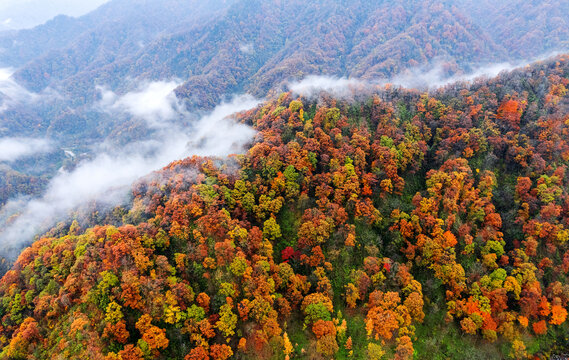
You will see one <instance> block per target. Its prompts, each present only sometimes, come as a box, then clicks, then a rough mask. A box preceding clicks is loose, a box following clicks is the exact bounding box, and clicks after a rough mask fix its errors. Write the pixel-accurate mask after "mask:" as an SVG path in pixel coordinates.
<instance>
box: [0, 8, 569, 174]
mask: <svg viewBox="0 0 569 360" xmlns="http://www.w3.org/2000/svg"><path fill="white" fill-rule="evenodd" d="M568 6H569V5H567V4H564V3H563V2H551V1H549V2H548V1H546V2H543V1H530V2H524V1H517V0H506V1H501V2H491V1H472V0H460V1H432V0H426V1H410V0H397V1H363V0H354V1H346V0H317V1H309V2H307V1H299V0H291V1H272V2H267V1H261V0H207V1H198V0H192V1H181V0H159V1H150V0H113V1H110V2H108V3H106V4H104V5H103V6H101V7H100V8H98V9H97V10H95V11H93V12H91V13H89V14H87V15H85V16H82V17H79V18H71V17H66V16H59V17H56V18H55V19H53V20H51V21H49V22H47V23H46V24H44V25H41V26H38V27H36V28H33V29H29V30H21V31H17V32H4V33H0V67H9V68H12V69H14V70H15V73H14V75H13V76H12V79H13V80H15V81H16V82H17V83H18V84H19V85H21V86H23V87H24V88H25V89H27V90H29V91H30V92H32V94H38V93H39V94H44V95H45V94H48V95H49V96H43V97H39V98H40V99H44V101H37V100H36V101H34V102H23V103H17V102H16V103H12V104H11V105H10V106H9V108H8V109H7V110H4V111H3V112H0V122H1V123H2V126H0V137H2V136H34V137H45V136H47V137H49V138H52V139H56V140H57V141H58V143H60V144H61V146H62V147H68V148H72V149H74V150H76V151H87V152H89V146H90V144H94V143H97V142H100V141H102V140H103V139H107V138H109V136H110V137H116V136H118V135H117V134H120V136H121V137H123V138H125V139H132V138H137V137H140V136H142V135H141V134H144V133H145V132H144V131H142V133H141V132H140V131H141V126H140V125H136V124H134V123H133V122H132V121H125V119H124V118H120V119H119V118H115V117H112V116H107V115H106V114H104V113H101V112H100V111H97V109H94V104H97V102H99V101H100V100H101V96H102V93H101V88H104V89H109V90H111V91H114V92H115V93H116V94H119V95H120V94H124V93H126V92H128V91H132V90H133V89H136V88H137V86H139V84H140V83H141V82H144V81H156V80H171V79H176V81H177V82H178V84H179V86H178V87H177V88H176V90H175V92H176V95H177V96H178V98H179V99H181V100H182V101H183V102H184V103H185V105H186V106H187V107H188V108H189V109H193V110H204V109H211V108H213V107H214V106H215V105H216V104H218V103H219V102H220V101H222V100H223V99H225V98H227V97H228V96H229V95H231V94H235V93H242V92H249V93H251V94H253V95H255V96H257V97H264V96H266V95H267V94H269V93H271V92H275V91H279V90H281V89H283V87H285V86H286V84H287V83H288V82H289V81H291V80H297V79H302V78H304V77H306V76H307V75H327V76H335V77H348V78H358V79H367V80H372V81H373V80H378V79H389V78H390V77H392V76H394V75H397V74H401V73H404V72H405V71H407V70H408V69H412V68H417V67H421V66H423V67H424V68H425V69H428V68H429V67H431V66H434V65H437V66H440V67H441V68H442V69H443V71H444V72H445V74H447V75H452V74H456V73H459V74H460V73H464V72H469V71H470V70H472V69H473V68H474V67H477V66H481V65H485V64H490V63H495V62H503V61H515V60H519V59H523V58H534V57H536V56H538V55H541V54H544V53H548V52H551V51H555V50H560V49H566V48H568V47H569V44H568V39H569V36H568V35H569V34H568V32H569V27H568V26H567V24H568V21H569V9H568ZM2 92H3V91H2V87H0V101H3V100H1V99H3V98H6V97H8V98H9V97H10V94H5V93H2ZM0 108H1V105H0ZM135 123H136V121H135ZM118 141H126V140H124V139H122V140H121V139H119V140H118ZM57 158H58V159H61V157H57ZM58 161H61V160H58ZM50 168H54V166H51V167H50Z"/></svg>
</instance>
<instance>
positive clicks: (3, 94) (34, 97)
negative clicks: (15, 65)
mask: <svg viewBox="0 0 569 360" xmlns="http://www.w3.org/2000/svg"><path fill="white" fill-rule="evenodd" d="M14 71H15V70H14V69H12V68H0V113H2V112H4V111H5V110H8V109H10V108H13V107H16V106H18V105H26V106H36V105H42V104H48V103H51V102H52V101H54V100H58V99H62V96H61V95H60V94H59V93H58V92H57V91H55V90H54V89H52V88H49V87H48V88H46V89H44V90H42V91H41V92H39V93H34V92H32V91H29V90H28V89H26V88H25V87H23V86H22V85H20V84H18V83H17V82H16V81H15V80H14V78H13V77H12V74H13V73H14Z"/></svg>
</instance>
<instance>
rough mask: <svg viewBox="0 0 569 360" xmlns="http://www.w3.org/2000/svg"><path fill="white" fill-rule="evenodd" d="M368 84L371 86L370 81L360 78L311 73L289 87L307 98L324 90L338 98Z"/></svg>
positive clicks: (294, 92) (359, 89) (313, 96)
mask: <svg viewBox="0 0 569 360" xmlns="http://www.w3.org/2000/svg"><path fill="white" fill-rule="evenodd" d="M368 86H370V83H368V82H366V81H363V80H359V79H353V78H346V77H333V76H324V75H309V76H307V77H305V78H304V79H302V80H300V81H294V82H291V83H289V84H288V89H289V90H290V91H292V92H293V94H297V95H301V96H304V97H307V98H315V97H318V96H319V95H320V94H321V93H322V92H325V93H328V94H330V95H333V96H335V97H338V98H347V97H350V96H351V95H353V94H354V93H355V92H358V91H362V90H363V89H365V88H366V87H368Z"/></svg>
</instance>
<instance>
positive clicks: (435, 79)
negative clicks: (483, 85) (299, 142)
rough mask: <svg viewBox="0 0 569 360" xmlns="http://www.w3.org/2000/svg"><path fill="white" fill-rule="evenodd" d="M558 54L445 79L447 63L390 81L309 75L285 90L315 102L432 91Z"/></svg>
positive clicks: (492, 65)
mask: <svg viewBox="0 0 569 360" xmlns="http://www.w3.org/2000/svg"><path fill="white" fill-rule="evenodd" d="M560 54H562V52H560V51H555V52H548V53H546V54H543V55H540V56H537V57H534V58H531V59H523V60H518V61H512V62H500V63H490V64H477V65H472V66H471V68H472V70H471V71H469V72H465V73H459V74H453V75H449V69H448V68H447V65H446V64H447V62H444V61H434V62H433V63H431V64H428V65H422V66H418V67H414V68H410V69H407V70H405V71H403V72H401V73H399V74H397V75H395V76H393V77H391V78H378V79H367V80H361V79H354V78H346V77H334V76H326V75H309V76H307V77H305V78H304V79H302V80H299V81H293V82H289V83H288V84H287V88H288V90H290V91H292V93H293V94H295V95H300V96H304V97H307V98H317V97H319V96H320V95H321V94H322V93H326V94H329V95H332V96H334V97H336V98H342V99H348V98H353V97H354V96H355V95H366V94H370V93H372V92H374V91H377V90H379V89H382V88H385V86H386V85H396V86H400V87H403V88H407V89H418V90H433V89H438V88H441V87H444V86H446V85H449V84H452V83H457V82H472V81H474V80H475V79H479V78H492V77H495V76H497V75H499V74H500V73H501V72H504V71H512V70H515V69H519V68H523V67H525V66H528V65H530V64H532V63H535V62H539V61H544V60H547V59H551V58H553V57H554V56H557V55H560Z"/></svg>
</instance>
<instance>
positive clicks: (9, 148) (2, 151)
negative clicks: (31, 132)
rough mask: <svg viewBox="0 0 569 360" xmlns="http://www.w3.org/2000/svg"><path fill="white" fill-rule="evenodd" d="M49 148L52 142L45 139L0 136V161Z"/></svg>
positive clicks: (48, 149)
mask: <svg viewBox="0 0 569 360" xmlns="http://www.w3.org/2000/svg"><path fill="white" fill-rule="evenodd" d="M51 149H52V144H51V142H50V141H49V140H46V139H33V138H17V137H11V138H0V162H12V161H15V160H18V159H21V158H25V157H27V156H30V155H34V154H38V153H45V152H48V151H50V150H51Z"/></svg>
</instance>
